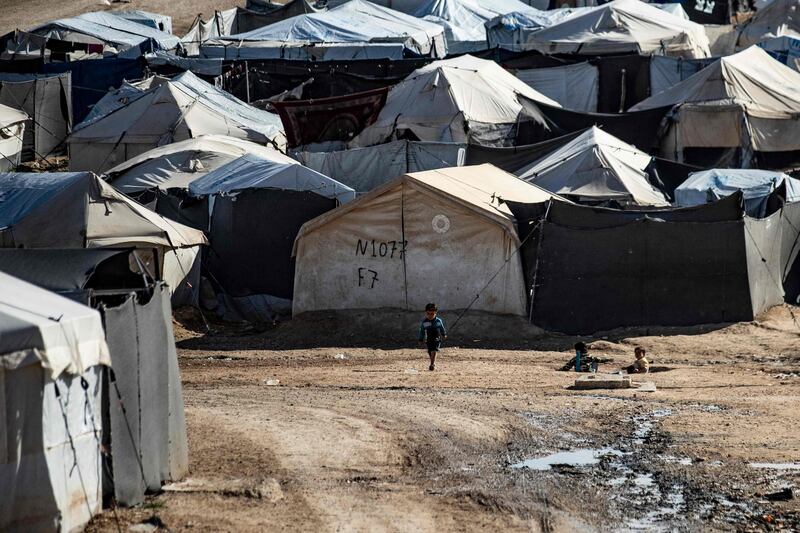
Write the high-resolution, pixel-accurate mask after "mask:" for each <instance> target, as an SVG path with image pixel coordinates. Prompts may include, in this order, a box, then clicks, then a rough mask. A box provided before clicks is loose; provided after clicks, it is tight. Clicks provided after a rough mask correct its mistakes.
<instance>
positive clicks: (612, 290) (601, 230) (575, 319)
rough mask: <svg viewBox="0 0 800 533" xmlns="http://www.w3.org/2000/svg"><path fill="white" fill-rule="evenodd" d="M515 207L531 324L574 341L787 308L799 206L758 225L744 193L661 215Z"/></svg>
mask: <svg viewBox="0 0 800 533" xmlns="http://www.w3.org/2000/svg"><path fill="white" fill-rule="evenodd" d="M509 207H510V208H511V210H512V212H514V213H515V215H516V217H517V219H518V222H519V227H520V228H521V232H522V234H523V235H524V236H522V238H523V239H525V245H524V248H523V261H524V264H525V270H526V283H527V286H528V287H529V288H532V291H531V294H532V297H531V303H530V310H529V313H530V317H531V321H532V322H533V323H534V324H536V325H538V326H541V327H543V328H545V329H548V330H551V331H559V332H563V333H569V334H589V333H594V332H596V331H602V330H609V329H613V328H618V327H629V326H691V325H697V324H707V323H720V322H737V321H743V320H752V319H753V318H754V317H755V316H756V315H758V314H759V313H761V312H763V311H765V310H767V309H768V308H769V307H771V306H773V305H777V304H780V303H782V302H783V301H784V289H783V286H784V285H786V282H782V279H783V277H784V273H785V272H788V271H789V270H791V269H792V268H793V265H794V261H795V258H794V257H791V255H792V253H794V255H795V256H796V253H797V252H796V244H794V248H793V247H792V244H793V243H796V239H797V234H796V232H794V230H793V229H792V228H791V226H790V225H789V224H788V223H786V222H784V221H785V220H788V219H789V217H793V216H795V212H796V210H797V207H795V206H793V205H787V206H786V207H785V208H784V209H782V210H779V211H778V212H776V213H774V214H773V215H771V216H770V217H768V218H766V219H761V220H759V219H751V218H749V217H746V216H745V214H744V205H743V200H742V196H741V193H737V194H735V195H732V196H730V197H728V198H725V199H723V200H720V201H719V202H717V203H715V204H710V205H707V206H701V207H694V208H685V209H670V210H655V211H616V210H610V209H601V208H591V207H583V206H576V205H568V204H563V203H561V202H556V201H554V202H551V203H550V205H549V207H548V206H547V205H545V204H540V205H538V206H537V205H530V204H529V205H527V206H525V205H521V204H510V206H509ZM532 230H533V231H535V232H536V233H535V234H533V235H530V238H526V237H528V235H529V233H530V231H532ZM793 249H794V252H792V250H793Z"/></svg>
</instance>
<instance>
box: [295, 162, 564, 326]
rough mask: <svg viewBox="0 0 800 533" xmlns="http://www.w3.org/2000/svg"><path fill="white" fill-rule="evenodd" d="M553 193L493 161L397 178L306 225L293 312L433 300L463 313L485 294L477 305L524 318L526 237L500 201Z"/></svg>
mask: <svg viewBox="0 0 800 533" xmlns="http://www.w3.org/2000/svg"><path fill="white" fill-rule="evenodd" d="M551 197H552V195H551V194H550V193H548V192H546V191H544V190H542V189H540V188H538V187H536V186H533V185H530V184H527V183H525V182H523V181H521V180H519V179H518V178H516V177H514V176H512V175H511V174H508V173H506V172H503V171H502V170H499V169H498V168H496V167H494V166H492V165H478V166H467V167H454V168H444V169H440V170H429V171H426V172H417V173H413V174H406V175H404V176H401V177H399V178H396V179H395V180H393V181H391V182H389V183H387V184H385V185H383V186H381V187H379V188H377V189H375V190H373V191H372V192H370V193H367V194H366V195H364V196H361V197H360V198H358V199H357V200H355V201H352V202H349V203H348V204H346V205H344V206H342V207H339V208H337V209H335V210H333V211H331V212H329V213H326V214H324V215H322V216H319V217H317V218H315V219H314V220H311V221H309V222H307V223H306V224H304V225H303V227H302V228H301V229H300V233H299V234H298V236H297V240H296V241H295V256H296V258H297V267H296V272H295V285H294V301H293V313H294V314H296V315H297V314H300V313H304V312H307V311H315V310H324V309H373V308H381V307H387V308H400V309H421V308H423V307H424V305H425V304H426V303H427V302H429V301H437V302H439V303H440V304H441V305H442V306H443V307H444V308H446V309H450V310H452V309H464V308H467V307H468V306H469V305H470V303H471V302H472V301H473V299H474V298H475V295H477V294H480V297H479V298H478V299H477V300H476V301H475V302H474V305H473V306H472V309H475V310H480V311H487V312H491V313H498V314H512V315H522V314H524V313H525V305H526V302H525V290H524V281H523V276H522V265H521V262H520V257H519V254H515V250H516V249H517V248H518V247H519V244H520V243H519V238H518V237H517V232H516V230H515V228H514V218H513V216H512V215H511V212H510V211H509V210H508V208H507V207H506V206H505V205H504V204H501V203H500V199H504V200H514V201H520V202H542V201H545V200H547V199H549V198H551ZM495 274H497V275H496V276H495ZM493 276H495V277H494V278H493ZM490 281H491V283H490ZM487 284H488V285H487Z"/></svg>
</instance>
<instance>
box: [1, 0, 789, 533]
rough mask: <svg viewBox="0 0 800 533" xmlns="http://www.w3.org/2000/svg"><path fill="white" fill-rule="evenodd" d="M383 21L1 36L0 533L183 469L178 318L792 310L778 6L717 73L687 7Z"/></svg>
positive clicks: (667, 320)
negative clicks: (432, 307)
mask: <svg viewBox="0 0 800 533" xmlns="http://www.w3.org/2000/svg"><path fill="white" fill-rule="evenodd" d="M384 4H385V3H382V2H377V3H370V2H366V1H365V0H350V1H349V2H338V1H335V2H329V3H328V4H323V3H317V4H311V3H308V2H306V1H305V0H295V1H293V2H289V3H287V4H285V5H275V4H271V3H269V2H265V1H255V0H251V2H250V3H249V5H248V8H237V9H235V10H232V11H228V12H219V13H216V14H215V15H214V17H213V18H212V19H210V20H202V19H200V18H198V20H197V21H196V24H195V25H194V26H193V27H192V30H191V31H190V32H189V35H187V36H186V37H184V38H178V37H176V36H175V35H173V34H172V32H171V25H172V21H171V20H170V19H169V17H164V16H160V15H155V14H151V13H145V12H119V11H113V10H110V11H104V12H100V13H87V14H84V15H79V16H78V17H74V18H71V19H62V20H57V21H53V22H50V23H47V24H44V25H41V26H39V27H36V28H31V29H27V30H18V31H15V32H12V33H11V34H9V35H7V36H5V37H4V38H3V45H4V51H3V54H2V57H1V58H0V72H1V73H0V156H1V157H0V272H2V274H0V286H1V287H2V289H3V290H2V291H0V362H2V365H0V369H2V370H0V402H2V405H0V486H3V487H13V490H11V491H10V492H8V494H9V496H8V497H3V498H0V529H3V530H23V529H30V528H34V529H42V530H74V529H79V528H81V527H82V526H83V525H84V524H85V523H86V522H87V521H88V520H89V519H90V518H91V517H92V516H93V515H94V514H96V513H97V512H98V511H99V510H100V508H101V506H102V505H103V502H105V503H106V504H108V505H134V504H137V503H140V502H141V501H142V500H143V498H144V494H145V492H146V491H155V490H159V488H160V487H161V485H162V484H163V483H165V482H167V481H169V480H173V479H177V478H179V477H181V476H182V475H185V473H186V471H187V464H188V454H187V449H186V430H185V422H184V418H183V416H184V415H183V402H182V399H181V388H180V377H179V371H178V365H177V355H176V350H175V343H174V336H173V332H172V322H171V315H172V309H173V308H175V307H179V306H183V305H190V306H195V307H198V308H199V309H200V310H201V312H202V313H204V314H208V313H213V314H215V315H217V316H219V317H221V318H223V319H227V320H236V321H242V320H249V321H272V320H275V319H277V318H281V317H289V316H297V315H301V314H303V313H311V312H315V311H326V310H344V309H355V308H357V309H377V308H394V309H404V310H418V309H419V308H420V307H421V306H422V305H424V304H425V303H427V302H428V301H430V300H432V299H433V300H436V301H438V302H440V304H441V305H442V306H443V308H445V309H447V310H464V309H470V310H472V311H476V312H485V313H494V314H500V315H512V316H525V317H526V318H527V319H528V320H529V321H530V322H531V323H532V324H534V325H536V326H538V327H541V328H543V329H544V330H548V331H555V332H563V333H569V334H588V333H593V332H597V331H601V330H608V329H613V328H617V327H626V326H686V325H695V324H705V323H717V322H731V321H739V320H750V319H752V318H753V317H754V316H756V315H758V314H759V313H761V312H763V311H764V310H766V309H768V308H769V307H771V306H774V305H778V304H781V303H783V302H790V303H794V304H796V303H798V297H800V260H798V252H799V251H800V238H798V230H799V229H800V182H798V181H797V179H795V177H793V176H794V175H793V172H792V171H793V169H795V168H797V166H798V165H799V164H800V140H798V139H800V131H798V129H800V118H799V117H800V114H799V113H800V73H798V72H797V70H796V69H794V68H792V67H793V66H794V64H793V63H792V61H793V60H792V59H791V57H793V56H792V55H791V54H792V53H791V50H792V46H794V44H793V43H794V41H795V39H794V37H792V35H793V32H794V31H795V30H794V29H793V26H792V24H793V22H792V21H793V19H791V18H788V19H786V21H784V22H782V23H781V25H780V26H779V27H777V26H774V24H773V23H772V22H769V21H770V20H773V19H772V18H769V19H768V18H766V15H764V13H767V14H768V13H769V12H770V10H775V9H779V8H778V7H772V6H787V5H790V4H788V3H787V2H785V1H784V0H773V2H772V3H770V4H768V5H766V6H765V7H763V8H762V9H760V10H759V12H758V13H756V14H755V15H754V16H752V17H751V19H750V22H748V23H747V24H745V25H742V26H741V27H739V28H737V29H736V30H735V32H734V33H733V35H734V36H735V38H736V39H738V40H739V43H740V44H741V45H742V46H741V47H740V48H741V49H740V50H739V51H738V52H737V53H734V54H730V55H723V56H721V57H708V56H709V55H710V52H711V49H712V48H714V43H712V42H710V41H709V39H708V36H707V34H706V31H705V28H704V27H703V26H702V25H700V24H698V22H709V21H708V20H706V19H703V20H699V19H698V18H697V13H695V12H694V11H693V10H691V9H689V6H688V5H684V7H686V9H685V13H683V14H682V13H681V11H680V10H676V9H675V7H674V6H672V7H667V6H656V5H649V4H644V3H642V2H639V1H638V0H615V1H613V2H610V3H608V4H604V5H601V6H594V5H582V6H580V7H571V8H560V7H559V8H558V9H553V10H547V8H548V7H556V6H549V5H537V2H532V4H534V5H528V4H526V3H522V2H516V0H501V1H492V2H489V1H486V0H438V1H436V2H427V1H426V2H417V1H416V0H399V1H398V0H392V2H391V5H384ZM717 4H719V5H722V3H720V2H718V3H717ZM786 9H788V8H786ZM687 13H688V18H687V16H686V14H687ZM726 13H727V11H726ZM712 14H713V13H712ZM707 15H708V13H707ZM729 15H730V13H727V16H729ZM759 20H760V22H759ZM758 24H761V27H762V28H763V34H761V35H756V34H757V33H758V32H759V31H761V30H758V29H757V28H759V26H758ZM754 28H756V29H754ZM476 30H477V31H476ZM767 34H769V35H767ZM748 35H750V36H751V37H747V36H748ZM764 37H767V39H766V40H765V39H764ZM746 39H751V40H749V41H748V40H746ZM754 43H758V46H751V45H752V44H754ZM463 52H470V53H469V54H466V53H463ZM781 54H783V55H781ZM109 87H111V88H110V89H109ZM48 165H53V166H55V167H56V168H58V170H59V171H58V172H56V171H53V172H22V170H23V169H26V168H27V169H35V170H47V168H48ZM58 165H60V166H58ZM42 167H44V168H42Z"/></svg>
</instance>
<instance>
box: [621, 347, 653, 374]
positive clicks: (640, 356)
mask: <svg viewBox="0 0 800 533" xmlns="http://www.w3.org/2000/svg"><path fill="white" fill-rule="evenodd" d="M633 353H634V355H635V356H636V361H634V362H633V364H632V365H630V366H627V367H625V368H624V370H626V371H627V372H628V374H647V373H648V372H649V371H650V362H649V361H648V360H647V358H646V357H645V351H644V348H642V347H641V346H637V347H636V349H635V350H634V351H633Z"/></svg>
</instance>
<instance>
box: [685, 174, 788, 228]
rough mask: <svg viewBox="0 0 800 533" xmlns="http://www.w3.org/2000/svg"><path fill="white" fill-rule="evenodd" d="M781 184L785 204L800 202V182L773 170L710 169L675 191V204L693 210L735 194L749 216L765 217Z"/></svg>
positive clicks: (687, 181)
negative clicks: (741, 199) (772, 195)
mask: <svg viewBox="0 0 800 533" xmlns="http://www.w3.org/2000/svg"><path fill="white" fill-rule="evenodd" d="M781 184H786V201H787V202H798V201H800V180H796V179H794V178H792V177H789V176H787V175H786V174H784V173H782V172H775V171H772V170H750V169H747V170H744V169H731V168H722V169H717V168H715V169H711V170H704V171H702V172H693V173H692V174H690V175H689V178H688V179H687V180H686V181H685V182H683V183H682V184H681V185H680V186H679V187H678V188H677V189H675V203H676V204H678V205H679V206H681V207H691V206H694V205H702V204H705V203H710V202H715V201H717V200H719V199H720V198H724V197H726V196H730V195H731V194H733V193H735V192H736V191H742V193H743V194H744V200H745V208H746V210H747V213H748V214H749V215H750V216H756V217H762V216H764V215H765V209H766V203H767V198H768V197H769V195H770V194H771V193H772V192H773V191H775V189H776V188H778V187H779V186H780V185H781Z"/></svg>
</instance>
